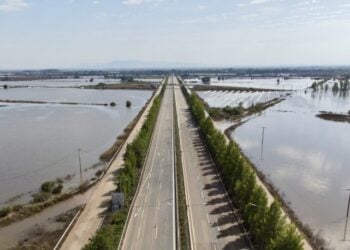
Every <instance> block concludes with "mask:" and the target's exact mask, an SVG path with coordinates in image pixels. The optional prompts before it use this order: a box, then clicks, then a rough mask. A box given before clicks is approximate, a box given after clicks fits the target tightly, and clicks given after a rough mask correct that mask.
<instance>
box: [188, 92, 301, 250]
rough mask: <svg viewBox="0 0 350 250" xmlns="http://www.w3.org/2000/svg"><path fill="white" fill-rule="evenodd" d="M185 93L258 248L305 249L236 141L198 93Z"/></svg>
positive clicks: (292, 226) (231, 195)
mask: <svg viewBox="0 0 350 250" xmlns="http://www.w3.org/2000/svg"><path fill="white" fill-rule="evenodd" d="M182 89H183V92H184V94H185V96H186V98H187V101H188V103H189V105H190V108H191V111H192V114H193V116H194V118H195V119H196V121H197V122H198V124H199V127H200V130H201V133H202V136H203V138H204V140H205V142H206V144H207V147H208V149H209V151H210V153H211V155H212V157H213V160H214V162H215V163H216V165H217V167H218V170H219V172H220V174H221V176H222V180H223V183H224V185H225V187H226V190H227V191H228V194H229V196H230V198H231V200H232V201H233V202H234V204H235V205H236V206H238V207H239V208H240V212H241V214H242V217H243V219H244V223H245V226H246V228H247V229H249V231H250V233H251V238H252V241H253V244H254V245H255V246H256V248H257V249H274V250H275V249H283V250H288V249H290V250H299V249H303V243H302V237H301V236H300V235H299V233H298V232H297V230H296V228H295V226H294V225H293V224H291V223H287V222H286V219H285V217H284V216H282V210H281V205H280V203H279V202H278V201H276V200H275V201H274V202H273V203H272V204H271V205H268V200H267V195H266V192H265V191H264V189H263V188H262V187H261V186H259V185H257V182H256V175H255V172H254V171H253V169H252V168H251V166H250V165H248V163H247V162H246V161H245V160H244V158H243V157H242V156H241V152H240V150H239V148H238V146H237V145H236V144H235V143H234V142H232V141H231V142H230V143H228V144H227V143H226V139H225V137H224V135H223V134H222V133H221V132H220V131H219V130H217V129H215V127H214V125H213V122H212V120H211V119H210V117H206V115H205V108H204V105H203V103H202V101H201V100H200V99H199V98H198V96H197V95H195V94H191V95H189V94H188V92H187V90H186V89H185V87H184V86H182Z"/></svg>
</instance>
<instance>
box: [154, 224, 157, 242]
mask: <svg viewBox="0 0 350 250" xmlns="http://www.w3.org/2000/svg"><path fill="white" fill-rule="evenodd" d="M155 227H156V235H155V237H154V238H155V239H157V238H158V227H157V225H155Z"/></svg>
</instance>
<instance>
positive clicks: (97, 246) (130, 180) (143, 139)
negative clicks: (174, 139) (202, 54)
mask: <svg viewBox="0 0 350 250" xmlns="http://www.w3.org/2000/svg"><path fill="white" fill-rule="evenodd" d="M165 86H166V85H164V86H163V87H162V90H161V93H160V95H159V96H157V97H156V98H155V99H154V101H153V104H152V107H151V108H150V110H149V113H148V116H147V119H146V121H145V122H144V124H143V126H142V128H141V130H140V132H139V134H138V136H137V137H136V138H135V139H134V141H133V142H132V143H131V144H129V145H128V146H127V149H126V152H125V155H124V168H123V169H122V170H121V172H120V173H119V174H118V176H117V179H116V182H117V192H123V193H124V198H125V208H124V209H122V210H120V211H118V212H116V213H113V214H112V215H111V216H110V218H108V219H107V220H108V222H107V223H105V225H104V226H103V227H102V229H101V230H100V231H98V232H97V233H96V235H95V236H94V237H93V238H91V239H90V242H89V244H88V245H86V246H85V247H84V250H111V249H116V248H117V247H118V244H119V241H120V239H121V236H122V232H123V228H124V226H125V223H126V220H127V215H128V210H129V208H130V204H131V201H132V198H133V196H134V194H135V192H136V188H137V184H138V181H139V177H140V173H141V169H142V166H143V163H144V160H145V157H146V154H147V151H148V147H149V144H150V142H151V138H152V132H153V128H154V126H155V123H156V120H157V116H158V112H159V109H160V105H161V100H162V97H163V94H164V91H165Z"/></svg>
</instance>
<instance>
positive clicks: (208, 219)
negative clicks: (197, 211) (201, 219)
mask: <svg viewBox="0 0 350 250" xmlns="http://www.w3.org/2000/svg"><path fill="white" fill-rule="evenodd" d="M207 221H208V223H209V224H210V218H209V214H207Z"/></svg>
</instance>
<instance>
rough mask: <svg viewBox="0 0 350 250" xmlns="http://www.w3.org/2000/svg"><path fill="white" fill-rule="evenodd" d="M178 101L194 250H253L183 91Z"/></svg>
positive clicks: (178, 94) (179, 93) (176, 89)
mask: <svg viewBox="0 0 350 250" xmlns="http://www.w3.org/2000/svg"><path fill="white" fill-rule="evenodd" d="M175 99H176V110H177V112H178V123H179V130H180V131H179V134H180V146H181V150H182V164H183V168H184V171H183V172H184V182H185V190H186V202H187V214H188V220H189V227H190V228H189V231H190V237H191V246H192V249H193V250H196V249H198V250H199V249H200V250H206V249H213V250H215V249H249V247H248V245H247V243H246V241H245V239H244V236H243V234H242V232H241V230H240V227H239V225H238V223H237V220H236V218H235V216H234V212H233V210H232V208H231V206H230V204H229V202H228V200H227V199H226V192H225V190H224V188H223V186H222V185H221V182H220V177H219V176H218V174H217V172H216V169H215V166H214V165H213V163H212V161H211V159H210V157H209V154H208V152H207V150H206V148H205V144H204V142H203V140H202V139H201V137H200V135H199V130H198V127H197V126H196V125H195V124H194V121H193V120H192V116H191V114H190V110H189V107H188V105H187V103H186V100H185V97H184V95H183V94H182V91H181V89H180V88H179V87H175Z"/></svg>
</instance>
